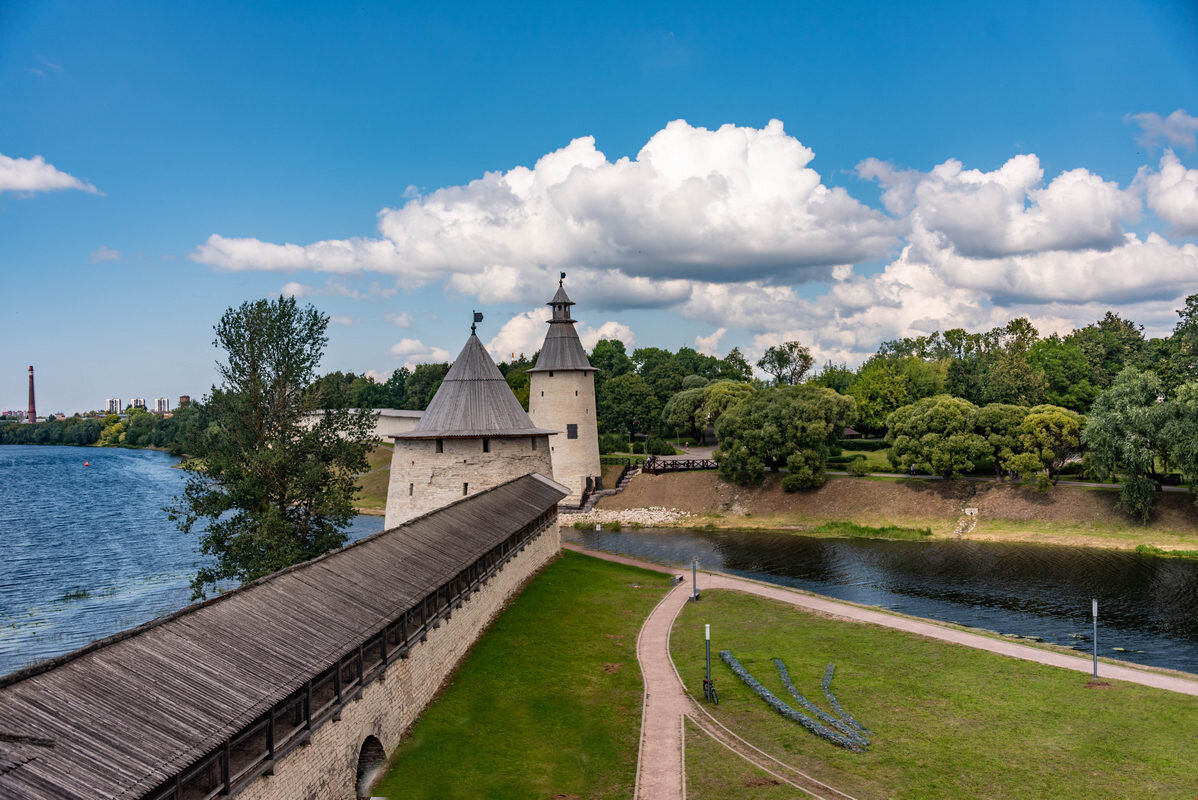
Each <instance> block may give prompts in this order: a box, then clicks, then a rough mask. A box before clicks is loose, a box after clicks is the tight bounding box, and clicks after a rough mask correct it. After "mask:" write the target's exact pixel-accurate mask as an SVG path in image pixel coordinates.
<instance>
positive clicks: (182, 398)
mask: <svg viewBox="0 0 1198 800" xmlns="http://www.w3.org/2000/svg"><path fill="white" fill-rule="evenodd" d="M190 402H191V395H189V394H181V395H179V405H178V406H177V407H178V408H183V406H185V405H187V404H188V403H190Z"/></svg>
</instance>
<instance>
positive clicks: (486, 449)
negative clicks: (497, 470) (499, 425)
mask: <svg viewBox="0 0 1198 800" xmlns="http://www.w3.org/2000/svg"><path fill="white" fill-rule="evenodd" d="M483 452H484V453H489V452H491V440H490V439H483Z"/></svg>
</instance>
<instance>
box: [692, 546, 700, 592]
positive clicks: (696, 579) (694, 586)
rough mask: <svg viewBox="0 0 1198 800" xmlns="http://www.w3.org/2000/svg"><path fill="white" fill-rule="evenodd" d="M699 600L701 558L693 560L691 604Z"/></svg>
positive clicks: (695, 557) (696, 557)
mask: <svg viewBox="0 0 1198 800" xmlns="http://www.w3.org/2000/svg"><path fill="white" fill-rule="evenodd" d="M698 599H699V557H698V556H694V557H692V558H691V602H692V603H693V602H694V601H696V600H698Z"/></svg>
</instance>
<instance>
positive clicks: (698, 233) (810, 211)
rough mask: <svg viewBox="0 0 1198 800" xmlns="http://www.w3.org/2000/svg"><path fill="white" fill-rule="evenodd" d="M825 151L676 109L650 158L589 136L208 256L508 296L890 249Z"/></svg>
mask: <svg viewBox="0 0 1198 800" xmlns="http://www.w3.org/2000/svg"><path fill="white" fill-rule="evenodd" d="M813 158H814V153H813V152H812V151H811V150H810V149H809V148H807V147H805V146H804V145H803V144H802V143H801V142H800V141H799V140H798V139H796V138H794V137H793V136H790V135H788V134H787V133H786V132H785V130H784V129H783V126H782V123H781V122H779V121H777V120H773V121H771V122H770V123H769V124H767V125H766V126H765V127H764V128H761V129H757V128H750V127H737V126H734V125H724V126H722V127H720V128H719V129H717V130H708V129H706V128H700V127H694V126H691V125H689V124H688V123H686V122H685V121H684V120H676V121H674V122H671V123H670V124H669V125H667V126H666V127H665V128H664V129H662V130H661V131H658V132H657V133H656V134H654V136H653V137H652V138H651V139H650V140H649V141H648V142H647V143H646V144H645V146H644V147H643V148H642V149H641V151H640V152H639V153H638V154H637V155H636V157H635V158H619V159H616V160H614V161H612V160H609V159H608V158H607V156H606V155H604V153H602V152H601V151H599V150H598V149H597V148H596V146H595V140H594V138H593V137H589V136H587V137H581V138H578V139H575V140H573V141H572V142H570V144H568V145H567V146H565V147H563V148H561V149H560V150H556V151H554V152H551V153H547V154H546V155H544V156H542V157H541V158H539V159H538V160H537V161H536V163H535V164H534V165H533V166H532V167H524V166H518V167H514V168H513V169H511V170H508V171H507V172H489V173H486V174H485V175H483V176H482V177H481V178H478V179H477V180H474V181H472V182H470V183H469V184H466V185H464V186H451V187H446V188H442V189H438V190H436V191H434V192H432V193H430V194H427V195H417V196H414V197H412V198H411V199H409V200H408V202H407V203H405V204H404V205H403V206H402V207H401V208H396V209H384V210H383V211H381V212H380V213H379V222H378V227H379V231H380V233H381V234H382V238H379V239H346V240H330V241H321V242H316V243H313V244H310V245H297V244H290V243H288V244H273V243H269V242H262V241H260V240H257V239H250V238H242V239H233V238H226V237H223V236H221V235H219V234H213V235H212V236H211V237H209V239H208V241H207V242H206V243H204V244H203V245H201V246H200V247H199V248H197V250H196V251H195V252H194V253H193V254H192V258H193V259H195V260H196V261H200V262H203V263H207V264H211V265H213V266H217V267H220V268H224V269H232V270H244V269H263V270H304V269H311V270H323V271H328V272H342V273H353V272H361V271H377V272H387V273H393V274H395V275H396V276H398V278H399V279H400V281H401V282H402V283H404V285H409V286H413V285H420V284H423V283H427V282H429V281H431V280H437V279H441V278H443V277H447V278H450V281H451V285H452V286H453V287H454V288H456V289H458V290H460V291H469V292H472V293H481V292H482V291H483V290H484V289H485V290H486V291H488V292H490V293H492V295H495V296H496V297H497V299H498V298H499V297H504V296H503V295H502V292H503V290H504V287H511V286H516V285H519V284H520V282H521V280H522V278H523V277H524V276H525V275H526V274H528V273H530V272H532V273H535V274H537V275H540V274H541V273H542V272H543V271H545V270H550V271H552V270H556V269H558V268H563V267H570V268H576V267H586V268H591V269H596V270H618V271H620V272H621V273H622V274H624V275H625V276H628V277H630V278H649V277H651V278H666V279H670V278H686V279H689V278H703V279H707V280H715V281H725V280H741V279H748V278H757V279H769V280H774V279H779V278H784V279H786V280H792V281H794V280H800V281H801V280H806V279H808V278H813V279H818V278H822V277H824V276H825V275H826V273H827V271H828V269H829V268H830V267H832V266H833V265H836V264H842V263H852V262H856V261H860V260H862V259H869V258H875V257H878V256H881V255H884V254H885V253H886V252H887V251H888V250H889V249H891V248H892V247H893V246H894V245H895V244H896V243H897V239H896V233H898V228H897V226H896V223H895V221H894V220H892V219H890V218H888V217H886V216H885V215H883V214H881V213H879V212H877V211H875V210H872V209H870V208H868V207H867V206H865V205H863V204H862V203H860V202H858V201H857V200H855V199H854V198H853V197H851V196H850V195H849V194H848V193H847V192H845V191H844V190H843V189H841V188H836V187H833V188H829V187H827V186H825V185H824V183H823V181H822V178H821V176H820V174H819V173H818V172H816V171H815V170H814V169H811V168H810V166H808V165H809V163H810V162H811V160H812V159H813ZM480 296H481V295H480ZM504 299H510V298H506V297H504Z"/></svg>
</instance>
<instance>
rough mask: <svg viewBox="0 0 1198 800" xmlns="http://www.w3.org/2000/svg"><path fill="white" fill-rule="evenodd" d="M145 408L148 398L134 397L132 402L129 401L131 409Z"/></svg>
mask: <svg viewBox="0 0 1198 800" xmlns="http://www.w3.org/2000/svg"><path fill="white" fill-rule="evenodd" d="M145 407H146V398H144V397H134V398H133V399H132V400H130V401H129V408H145Z"/></svg>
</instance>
